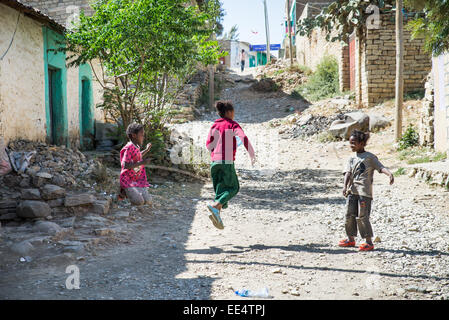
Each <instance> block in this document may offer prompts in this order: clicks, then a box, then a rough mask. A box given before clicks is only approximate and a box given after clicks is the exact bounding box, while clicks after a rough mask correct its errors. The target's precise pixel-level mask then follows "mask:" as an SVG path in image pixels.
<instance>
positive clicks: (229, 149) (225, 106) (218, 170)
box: [206, 101, 256, 229]
mask: <svg viewBox="0 0 449 320" xmlns="http://www.w3.org/2000/svg"><path fill="white" fill-rule="evenodd" d="M215 108H216V109H217V112H218V115H219V116H220V118H219V119H217V120H215V122H214V124H213V125H212V127H211V128H210V131H209V135H208V137H207V141H206V148H207V149H208V150H209V151H210V152H211V160H212V163H211V166H210V172H211V176H212V184H213V186H214V191H215V203H214V204H213V205H208V206H207V208H208V209H209V211H210V213H211V214H210V215H209V218H210V219H211V221H212V223H213V225H214V226H215V227H216V228H218V229H223V228H224V226H223V221H222V220H221V217H220V212H221V209H226V208H227V207H228V202H229V200H231V199H232V198H233V197H235V195H236V194H237V193H238V192H239V190H240V185H239V180H238V178H237V174H236V172H235V167H234V161H235V153H236V150H237V141H236V140H237V139H236V137H238V138H239V139H240V140H241V141H242V142H243V144H244V146H245V148H246V150H247V151H248V153H249V155H250V158H251V163H252V165H253V166H254V163H255V162H256V156H255V153H254V149H253V147H252V145H251V143H250V142H249V140H248V137H247V136H246V135H245V133H244V132H243V130H242V128H241V127H240V125H239V124H238V123H237V122H235V121H234V115H235V111H234V106H233V105H232V102H230V101H217V103H216V104H215Z"/></svg>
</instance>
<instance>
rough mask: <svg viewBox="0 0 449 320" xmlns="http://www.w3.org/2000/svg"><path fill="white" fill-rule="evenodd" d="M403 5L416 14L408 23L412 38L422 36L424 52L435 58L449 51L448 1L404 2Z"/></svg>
mask: <svg viewBox="0 0 449 320" xmlns="http://www.w3.org/2000/svg"><path fill="white" fill-rule="evenodd" d="M405 5H406V7H407V8H409V9H411V10H414V11H416V12H418V13H416V15H415V18H414V19H413V20H412V21H410V22H409V28H410V29H411V30H412V34H413V36H414V37H416V36H423V37H424V38H425V48H426V50H427V51H428V52H430V53H432V54H434V55H436V56H437V55H440V54H442V53H443V52H445V51H447V50H448V49H449V19H448V17H449V1H446V0H444V1H443V0H406V1H405Z"/></svg>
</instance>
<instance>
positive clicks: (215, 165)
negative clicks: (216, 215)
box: [210, 162, 240, 209]
mask: <svg viewBox="0 0 449 320" xmlns="http://www.w3.org/2000/svg"><path fill="white" fill-rule="evenodd" d="M210 174H211V176H212V184H213V185H214V191H215V201H218V202H220V203H221V204H222V206H223V209H226V208H227V207H228V201H229V200H231V199H232V198H233V197H234V196H235V195H236V194H237V193H238V192H239V190H240V185H239V180H238V178H237V174H236V173H235V167H234V163H222V162H212V163H211V165H210Z"/></svg>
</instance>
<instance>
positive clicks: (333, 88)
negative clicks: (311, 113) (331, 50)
mask: <svg viewBox="0 0 449 320" xmlns="http://www.w3.org/2000/svg"><path fill="white" fill-rule="evenodd" d="M293 92H295V93H294V95H297V96H302V97H305V98H306V99H307V100H310V101H318V100H321V99H325V98H329V97H332V96H335V95H336V94H339V93H340V90H339V74H338V62H337V60H336V59H335V57H333V56H325V57H323V59H322V60H321V62H320V63H319V64H318V66H317V70H316V71H315V72H314V73H313V74H312V75H311V76H310V77H309V79H308V80H307V82H306V83H305V84H303V85H301V86H299V87H298V88H296V89H295V90H294V91H293Z"/></svg>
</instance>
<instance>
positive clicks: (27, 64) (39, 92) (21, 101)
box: [0, 4, 46, 141]
mask: <svg viewBox="0 0 449 320" xmlns="http://www.w3.org/2000/svg"><path fill="white" fill-rule="evenodd" d="M18 14H19V12H18V11H16V10H14V9H12V8H10V7H7V6H5V5H2V4H0V54H3V53H4V52H5V50H6V48H7V47H8V45H9V43H10V41H11V38H12V36H13V33H14V30H15V27H16V22H17V16H18ZM43 57H44V48H43V35H42V25H41V24H40V23H38V22H36V21H35V20H33V19H30V18H27V17H24V16H23V14H21V16H20V19H19V22H18V25H17V31H16V34H15V37H14V41H13V43H12V45H11V48H10V49H9V51H8V53H7V55H6V56H5V57H4V58H3V60H1V61H0V135H1V136H3V137H4V138H5V141H9V140H11V139H15V138H18V137H21V138H24V139H30V140H39V141H45V138H46V116H45V81H44V59H43Z"/></svg>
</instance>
